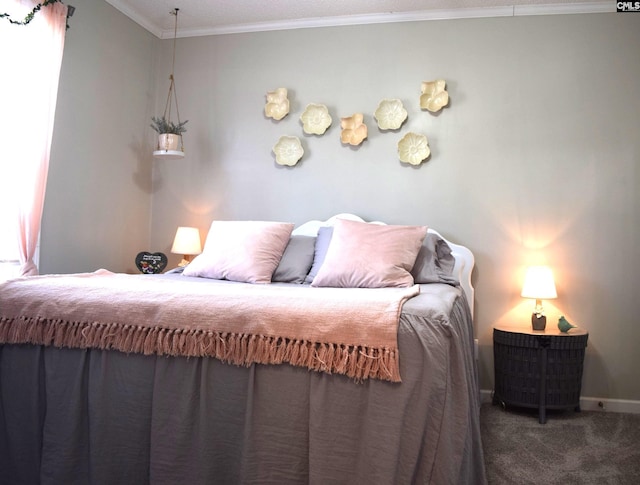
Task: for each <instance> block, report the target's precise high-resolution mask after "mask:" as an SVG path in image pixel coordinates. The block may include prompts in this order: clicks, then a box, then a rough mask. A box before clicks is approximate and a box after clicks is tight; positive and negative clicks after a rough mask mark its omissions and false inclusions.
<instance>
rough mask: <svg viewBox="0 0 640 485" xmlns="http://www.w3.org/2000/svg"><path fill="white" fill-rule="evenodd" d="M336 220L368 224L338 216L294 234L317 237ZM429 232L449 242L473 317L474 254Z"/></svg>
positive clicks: (357, 218)
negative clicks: (321, 229)
mask: <svg viewBox="0 0 640 485" xmlns="http://www.w3.org/2000/svg"><path fill="white" fill-rule="evenodd" d="M336 219H347V220H350V221H359V222H366V221H365V220H363V219H362V218H361V217H358V216H356V215H353V214H337V215H335V216H333V217H331V218H329V219H327V220H326V221H318V220H313V221H308V222H305V223H304V224H302V225H300V226H298V227H296V228H295V229H294V230H293V234H297V235H301V236H317V235H318V229H320V227H322V226H332V225H333V224H334V223H335V221H336ZM371 223H372V224H384V222H380V221H372V222H371ZM429 232H432V233H434V234H437V235H438V236H440V237H441V238H442V239H444V240H445V241H446V242H447V244H448V245H449V247H450V248H451V254H452V255H453V257H454V258H455V260H456V264H455V266H454V268H453V273H454V275H455V276H456V277H457V278H458V281H460V286H461V287H462V289H463V290H464V293H465V295H466V297H467V301H468V302H469V308H470V309H471V315H473V302H474V292H475V290H474V288H473V286H472V285H471V273H472V271H473V266H474V264H475V258H474V256H473V253H472V252H471V251H470V250H469V248H466V247H464V246H461V245H459V244H454V243H452V242H451V241H449V240H447V239H446V238H445V237H443V236H442V234H440V233H439V232H438V231H435V230H433V229H431V228H429Z"/></svg>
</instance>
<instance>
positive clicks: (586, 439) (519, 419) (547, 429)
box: [480, 404, 640, 485]
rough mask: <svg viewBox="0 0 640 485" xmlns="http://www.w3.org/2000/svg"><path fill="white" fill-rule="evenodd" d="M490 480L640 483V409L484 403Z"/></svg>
mask: <svg viewBox="0 0 640 485" xmlns="http://www.w3.org/2000/svg"><path fill="white" fill-rule="evenodd" d="M480 422H481V429H482V442H483V447H484V453H485V463H486V466H487V479H488V481H489V485H502V484H517V485H528V484H536V485H537V484H544V485H552V484H557V485H571V484H580V485H583V484H587V485H590V484H594V485H595V484H597V485H627V484H629V485H632V484H633V485H636V484H640V414H624V413H612V412H596V411H583V412H579V413H574V412H572V411H566V412H564V411H558V412H553V411H551V412H548V414H547V423H546V424H539V423H538V416H537V412H536V411H535V410H519V409H515V408H507V410H506V411H505V410H503V409H502V407H500V406H493V405H491V404H483V405H482V408H481V419H480Z"/></svg>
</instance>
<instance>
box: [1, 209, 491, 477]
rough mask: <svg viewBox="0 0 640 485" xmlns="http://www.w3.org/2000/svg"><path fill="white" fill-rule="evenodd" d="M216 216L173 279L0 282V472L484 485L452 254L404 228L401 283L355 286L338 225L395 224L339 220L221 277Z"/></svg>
mask: <svg viewBox="0 0 640 485" xmlns="http://www.w3.org/2000/svg"><path fill="white" fill-rule="evenodd" d="M214 224H215V221H214ZM214 224H212V227H211V229H210V232H209V236H207V241H206V243H205V248H204V251H203V254H202V255H201V256H198V257H196V259H195V260H194V261H193V262H192V263H191V264H190V265H189V266H187V268H186V269H184V270H182V269H176V270H173V271H169V272H168V273H166V274H163V275H116V274H112V273H109V272H106V271H98V272H96V273H90V274H82V275H49V276H42V277H32V278H24V279H18V280H14V281H9V282H6V283H3V284H1V285H0V476H1V477H3V480H5V481H6V483H29V484H38V483H41V484H62V483H64V484H76V483H77V484H103V483H104V484H114V483H118V484H124V483H126V484H129V483H131V484H145V483H151V484H165V483H166V484H175V483H189V484H200V483H203V484H204V483H214V484H279V485H280V484H303V483H310V484H327V483H336V484H343V483H344V484H354V483H367V484H414V483H415V484H418V483H421V484H422V483H433V484H449V483H450V484H467V483H468V484H482V483H486V478H485V470H484V459H483V454H482V443H481V438H480V426H479V409H480V399H479V390H478V380H477V369H476V361H475V359H474V339H473V324H472V311H473V286H472V285H471V272H472V270H473V264H474V260H473V255H472V254H471V252H470V251H469V250H468V249H467V248H465V247H463V246H459V245H456V244H453V243H451V242H449V241H446V240H445V239H444V238H443V237H442V236H440V235H439V234H438V233H437V232H436V231H433V230H432V229H429V230H428V232H426V234H425V233H422V237H420V235H421V234H420V232H419V230H416V229H415V227H417V226H415V227H414V226H411V228H410V229H407V230H406V231H405V232H403V233H401V234H402V236H401V237H403V238H404V237H405V234H406V235H407V236H406V237H410V238H413V239H415V238H418V240H419V241H420V243H419V248H418V249H416V250H415V251H414V253H413V256H406V251H407V248H406V245H403V248H400V249H398V251H399V252H400V253H403V254H405V256H406V257H408V258H411V257H413V259H414V260H415V264H414V262H413V261H412V262H411V266H409V267H405V272H406V271H409V273H410V274H411V280H410V282H409V284H407V285H398V286H394V287H392V288H388V287H380V286H393V285H394V284H395V283H394V284H388V282H387V283H385V282H384V281H383V282H377V283H376V282H371V281H370V280H369V279H366V281H365V284H364V286H366V287H364V288H363V287H358V282H355V283H354V281H347V280H348V279H349V278H351V277H352V275H353V273H354V272H356V273H357V271H359V270H362V269H363V268H362V267H360V268H355V269H354V268H350V269H349V270H348V271H347V272H346V273H345V272H344V271H343V266H344V265H345V264H346V265H348V264H350V263H351V262H352V261H355V259H357V258H354V257H353V254H352V256H351V257H350V258H347V261H346V262H345V259H344V254H346V253H345V252H347V253H348V251H347V249H345V248H346V247H347V246H340V244H347V245H348V244H351V242H352V241H353V240H354V237H353V236H352V234H354V233H352V232H349V231H350V230H351V229H352V228H356V230H357V231H364V232H363V233H362V234H360V233H358V234H359V236H363V237H364V238H365V239H364V242H363V240H359V242H357V244H356V248H357V251H359V252H361V253H364V252H365V249H362V248H367V247H369V248H370V247H372V246H374V247H375V246H376V245H377V246H380V243H379V240H378V239H375V238H372V236H371V234H374V233H372V232H371V231H378V232H375V235H376V237H377V235H378V233H380V231H390V230H391V229H392V228H396V227H405V228H408V227H409V226H386V225H384V224H382V223H369V224H367V223H364V221H363V220H362V219H360V218H358V217H356V216H354V215H351V214H339V215H337V216H335V217H333V218H331V219H329V220H327V221H310V222H308V223H305V224H302V225H301V226H299V227H297V228H295V229H294V228H292V227H289V229H288V232H287V230H285V231H284V233H281V234H279V239H280V243H279V244H280V245H281V250H280V254H279V256H278V257H277V258H276V259H277V261H276V262H275V265H273V255H270V256H269V257H271V263H270V264H271V265H272V266H270V269H269V268H267V273H266V274H267V275H268V277H269V281H271V283H270V284H260V281H261V280H260V277H256V278H254V279H256V281H251V282H246V281H244V282H243V281H237V280H238V278H236V277H235V276H234V274H233V271H236V270H238V267H239V266H242V265H243V264H244V263H242V262H241V263H239V264H238V263H237V261H236V264H235V266H233V265H232V267H231V269H230V267H229V266H228V265H227V266H224V264H222V263H221V262H220V261H218V260H216V265H217V266H216V265H214V266H215V268H214V269H215V270H216V271H221V272H222V273H221V274H222V276H223V280H222V281H221V280H220V279H219V278H220V276H221V274H216V273H215V271H214V273H211V271H212V266H211V265H212V262H211V261H212V259H209V260H207V259H206V257H205V256H207V257H209V258H213V257H214V256H212V254H216V255H217V254H219V251H220V250H223V249H224V250H225V251H226V252H227V253H232V252H233V251H235V250H236V249H238V248H239V247H240V246H242V244H241V243H239V242H238V240H237V239H236V240H233V238H231V239H230V240H226V241H225V242H224V243H222V242H220V243H218V242H216V241H214V235H215V234H221V233H224V231H225V230H226V228H227V227H228V225H227V226H225V225H224V222H221V224H223V225H218V226H214ZM243 227H244V226H243ZM345 228H348V229H349V230H347V229H345ZM372 228H386V229H372ZM236 229H237V227H236ZM236 229H234V231H235V232H237V230H236ZM252 230H253V229H252ZM261 230H262V229H261ZM268 230H271V227H270V228H269V229H268ZM407 231H408V232H407ZM424 231H426V228H424ZM247 234H249V235H250V239H251V240H252V241H253V246H255V241H256V239H257V236H256V234H255V233H251V232H249V233H246V232H245V233H244V237H245V239H243V241H246V236H247ZM262 234H263V233H262V232H261V233H260V237H262ZM283 234H284V235H283ZM389 234H390V233H389ZM392 236H393V237H394V238H396V239H394V240H393V241H397V238H398V237H400V236H398V234H395V233H394V234H393V235H392ZM392 236H389V235H388V234H387V233H385V236H384V237H392ZM283 238H286V240H285V239H283ZM219 239H222V238H219ZM276 239H278V238H276ZM283 241H284V242H283ZM376 241H378V242H376ZM384 241H390V240H389V239H385V240H384ZM294 243H295V244H294ZM225 244H226V246H225ZM394 244H395V242H394V243H389V244H387V243H386V242H385V244H383V246H384V248H385V250H386V248H389V251H391V250H392V249H393V248H395V246H394ZM412 244H413V246H412V248H414V249H415V242H414V243H412ZM296 248H297V249H296ZM240 249H242V248H240ZM244 249H246V248H244ZM351 250H353V248H351ZM261 251H262V253H264V247H262V246H261V247H260V248H259V251H258V253H260V252H261ZM389 251H387V252H389ZM411 251H413V249H412V250H411ZM240 253H241V251H240ZM262 253H261V254H262ZM416 253H417V256H416ZM262 256H264V254H262ZM360 256H362V255H360ZM215 257H217V256H215ZM269 257H266V258H267V259H269ZM385 257H386V256H385ZM403 257H404V256H403ZM198 258H200V260H198ZM341 258H342V259H341ZM381 259H384V258H381ZM302 260H304V261H305V262H304V264H303V265H302V266H300V261H302ZM420 260H421V261H422V263H420V264H418V262H419V261H420ZM203 261H204V263H203ZM207 261H208V262H207ZM337 262H339V263H340V264H339V265H337V266H336V263H337ZM205 263H206V264H205ZM223 263H229V261H227V260H225V261H223ZM354 264H355V263H354ZM376 264H377V263H376V262H374V261H371V262H370V264H369V263H367V265H366V266H367V268H369V267H374V266H375V265H376ZM251 265H252V267H251V268H249V269H247V268H246V267H243V268H241V269H240V271H241V272H242V271H252V270H253V267H254V266H255V265H254V264H253V262H252V263H251ZM221 266H224V267H223V268H222V269H220V268H221ZM361 266H362V265H361ZM405 266H406V265H405ZM418 266H420V269H417V267H418ZM274 267H275V270H274V269H273V268H274ZM396 269H397V268H394V271H395V270H396ZM334 270H335V271H334ZM365 270H367V269H366V268H365ZM416 271H419V272H421V273H416ZM207 272H209V273H207ZM314 272H315V274H314ZM261 277H262V278H264V275H263V276H261ZM234 278H236V281H228V280H233V279H234ZM332 278H333V279H332ZM336 278H337V279H336ZM340 278H342V280H340ZM345 278H346V279H347V280H345ZM365 278H370V275H369V274H365ZM394 278H395V276H394ZM402 278H406V274H403V275H402ZM240 279H242V278H240ZM245 279H246V278H245ZM249 279H251V278H249ZM336 281H337V282H338V283H336ZM340 281H342V283H340ZM345 281H346V282H345ZM393 281H394V282H397V281H398V280H397V279H395V280H393ZM418 281H421V282H420V283H419V282H418ZM105 282H106V283H105ZM262 282H263V283H264V281H262ZM322 282H324V283H327V284H326V285H323V284H321V283H322ZM360 282H361V281H360ZM376 285H378V286H376ZM336 286H345V287H344V288H336ZM105 292H107V293H105ZM105 295H107V296H105ZM111 295H113V296H111ZM317 295H320V296H317ZM344 295H347V296H346V297H345V296H344ZM334 299H335V301H333V300H334ZM360 299H362V301H360ZM214 300H224V303H216V302H214ZM249 300H251V302H253V303H250V302H249ZM218 304H221V305H225V306H223V307H219V306H211V307H209V305H218ZM357 305H360V307H359V308H356V306H357ZM378 305H382V306H378ZM310 308H311V309H310ZM379 308H384V310H380V309H379ZM309 311H311V312H312V313H311V318H310V320H311V322H310V323H307V324H306V326H305V325H303V324H301V325H302V326H301V328H298V327H296V325H297V323H296V322H302V321H303V320H305V319H309V317H308V316H307V315H306V313H305V312H309ZM56 312H57V313H56ZM296 312H300V313H296ZM367 312H369V313H367ZM285 313H286V315H285ZM381 314H384V315H386V316H385V317H384V318H385V322H382V321H381V322H382V323H378V320H377V319H378V317H379V315H381ZM230 315H233V318H231V317H230ZM327 315H329V316H328V317H327ZM394 315H395V326H394V324H393V322H392V323H391V326H390V328H391V329H392V331H389V330H388V329H387V330H381V329H382V328H386V326H387V323H386V320H389V321H393V320H394V317H393V316H394ZM387 316H389V317H390V318H388V319H387ZM349 318H351V320H349ZM380 318H382V317H380ZM187 320H188V322H186V321H187ZM231 320H234V321H236V320H237V321H241V322H245V323H246V325H248V326H249V327H247V328H249V330H247V329H246V328H245V329H244V330H241V331H240V330H237V329H235V328H233V327H229V328H227V326H226V325H232V323H230V321H231ZM185 322H186V323H185ZM211 322H215V324H213V323H211ZM371 322H373V324H372V323H371ZM187 325H188V326H187ZM198 325H200V327H198ZM203 325H205V326H207V325H215V326H219V327H216V328H214V329H213V330H212V329H211V328H210V327H208V326H207V327H206V328H203V327H202V326H203ZM234 325H236V324H234ZM193 326H196V327H197V328H195V329H194V328H193ZM290 327H296V328H295V329H294V330H291V329H290ZM345 328H347V329H348V330H345ZM354 328H355V329H356V330H353V329H354ZM274 332H275V333H276V334H277V335H274ZM278 332H279V333H278ZM291 332H292V333H291ZM296 332H298V333H296ZM333 332H337V333H333ZM364 334H366V335H367V337H366V339H367V340H366V341H361V340H359V339H363V338H364V337H362V335H364ZM382 334H384V335H382ZM389 338H390V339H391V341H392V342H395V343H389V341H388V340H387V339H389Z"/></svg>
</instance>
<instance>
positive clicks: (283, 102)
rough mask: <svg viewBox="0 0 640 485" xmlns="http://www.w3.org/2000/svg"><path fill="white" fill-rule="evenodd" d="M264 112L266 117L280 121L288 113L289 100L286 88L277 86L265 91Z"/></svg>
mask: <svg viewBox="0 0 640 485" xmlns="http://www.w3.org/2000/svg"><path fill="white" fill-rule="evenodd" d="M264 114H265V115H266V116H267V118H273V119H274V120H276V121H280V120H281V119H282V118H284V117H285V116H287V114H289V100H288V99H287V88H278V89H276V90H275V91H269V92H268V93H267V104H266V105H265V106H264Z"/></svg>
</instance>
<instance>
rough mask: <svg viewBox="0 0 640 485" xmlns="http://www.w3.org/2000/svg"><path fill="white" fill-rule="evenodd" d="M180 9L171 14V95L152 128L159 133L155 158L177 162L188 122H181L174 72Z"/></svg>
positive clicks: (180, 155)
mask: <svg viewBox="0 0 640 485" xmlns="http://www.w3.org/2000/svg"><path fill="white" fill-rule="evenodd" d="M178 10H180V9H178V8H176V9H174V10H173V12H171V15H175V16H176V21H175V27H174V32H173V61H172V64H171V75H170V76H169V80H170V83H169V94H168V96H167V104H166V105H165V107H164V114H163V115H162V117H161V118H156V117H155V116H154V117H152V118H151V121H152V123H151V128H153V129H154V130H155V131H157V132H158V145H157V147H156V150H155V151H154V152H153V156H154V157H157V158H166V159H170V160H176V159H179V158H183V157H184V144H183V140H182V134H183V133H184V132H186V131H187V130H186V128H185V127H184V125H186V124H187V122H188V121H189V120H187V121H180V111H179V110H178V95H177V94H176V83H175V79H174V77H173V72H174V68H175V63H176V37H177V34H178ZM172 102H173V103H175V105H176V117H177V119H178V121H177V122H175V123H174V122H173V121H171V107H172V104H173V103H172Z"/></svg>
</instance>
